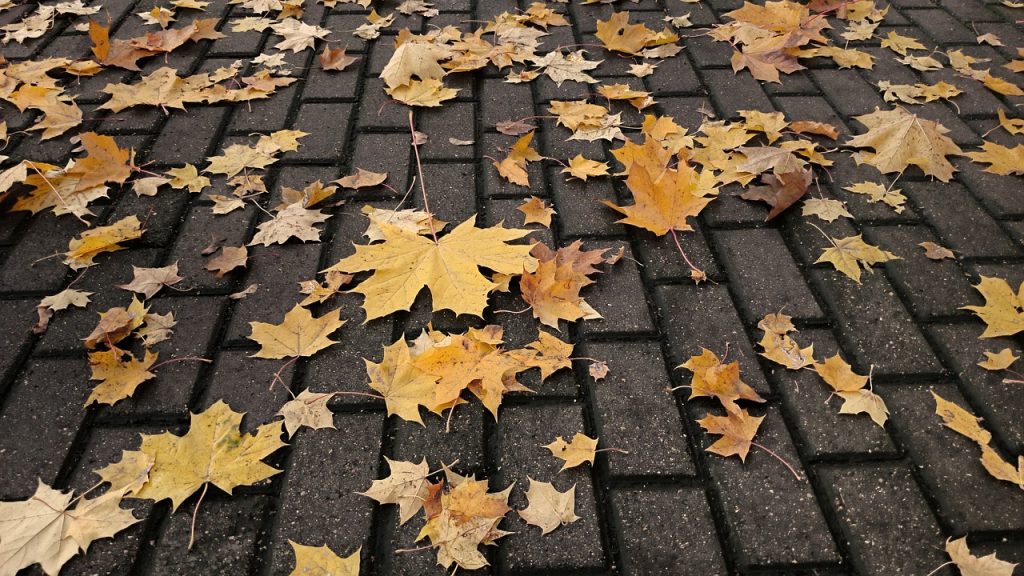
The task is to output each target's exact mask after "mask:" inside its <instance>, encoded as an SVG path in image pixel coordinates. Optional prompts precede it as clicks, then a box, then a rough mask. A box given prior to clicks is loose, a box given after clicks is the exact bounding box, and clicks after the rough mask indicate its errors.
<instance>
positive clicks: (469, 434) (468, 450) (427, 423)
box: [390, 398, 494, 471]
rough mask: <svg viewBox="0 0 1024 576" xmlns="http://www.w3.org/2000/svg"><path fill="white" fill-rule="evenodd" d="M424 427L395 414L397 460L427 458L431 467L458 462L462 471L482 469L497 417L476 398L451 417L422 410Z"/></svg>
mask: <svg viewBox="0 0 1024 576" xmlns="http://www.w3.org/2000/svg"><path fill="white" fill-rule="evenodd" d="M421 412H422V415H421V417H422V418H423V423H424V425H423V426H420V425H419V424H417V423H415V422H406V421H405V420H402V419H400V418H398V417H397V416H395V417H393V418H392V420H393V423H394V431H393V432H392V434H391V438H392V442H393V444H392V454H391V455H390V457H391V458H392V459H393V460H406V461H409V462H419V461H420V460H422V459H423V458H426V459H427V461H428V462H429V463H430V469H431V470H435V469H438V468H440V466H441V464H442V463H444V464H446V465H449V466H451V465H452V463H453V462H457V464H456V466H457V467H458V469H459V470H467V471H476V470H482V469H483V467H484V462H485V458H486V456H485V453H484V450H485V446H484V438H485V434H486V433H485V430H486V429H488V428H489V426H490V424H491V423H493V422H494V417H493V416H492V415H491V413H490V412H488V411H487V409H486V408H484V407H483V405H482V404H480V403H479V402H477V401H476V399H475V398H474V399H472V400H470V403H469V404H468V405H465V406H459V407H458V408H456V409H455V412H454V413H453V414H452V415H451V420H449V419H448V416H449V414H448V412H447V411H445V413H444V415H443V416H438V415H436V414H431V413H428V412H427V411H426V410H421Z"/></svg>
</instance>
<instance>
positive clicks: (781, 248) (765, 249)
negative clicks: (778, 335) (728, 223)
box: [714, 228, 823, 322]
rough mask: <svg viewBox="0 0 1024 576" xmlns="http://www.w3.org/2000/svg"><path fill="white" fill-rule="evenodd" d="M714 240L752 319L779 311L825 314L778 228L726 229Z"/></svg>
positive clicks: (813, 315)
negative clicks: (769, 280)
mask: <svg viewBox="0 0 1024 576" xmlns="http://www.w3.org/2000/svg"><path fill="white" fill-rule="evenodd" d="M714 239H715V245H716V246H717V247H718V255H719V257H720V258H721V259H722V263H723V265H724V266H725V268H726V269H727V271H728V273H729V277H730V280H731V282H730V286H731V287H732V290H734V291H735V292H736V296H737V298H736V300H737V301H738V302H742V303H743V309H744V311H745V313H746V314H747V317H748V319H750V320H753V321H754V322H757V321H759V320H760V319H761V318H763V317H764V316H765V315H766V314H773V313H777V312H778V311H779V310H784V311H785V313H786V314H788V315H790V316H793V317H796V318H821V317H822V316H823V313H822V311H821V308H819V307H818V303H817V302H816V301H815V299H814V295H813V294H811V291H810V289H809V288H808V286H807V283H806V281H805V280H804V278H803V275H802V274H801V273H800V269H799V268H797V266H796V263H795V262H794V261H793V257H792V256H791V255H790V253H789V250H788V249H787V248H786V244H785V242H783V240H782V236H781V235H780V234H779V233H778V231H776V230H771V229H767V228H765V229H760V230H729V231H724V230H723V231H717V232H715V233H714ZM754 247H756V249H753V248H754ZM768 278H771V279H772V280H771V282H768V281H766V280H767V279H768Z"/></svg>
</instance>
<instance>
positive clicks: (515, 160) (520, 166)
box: [494, 130, 542, 186]
mask: <svg viewBox="0 0 1024 576" xmlns="http://www.w3.org/2000/svg"><path fill="white" fill-rule="evenodd" d="M532 141H533V130H531V131H529V132H528V133H526V134H524V135H523V136H521V137H520V138H519V139H518V140H516V143H515V144H513V145H512V148H511V149H510V150H509V152H508V156H506V157H505V158H504V159H502V160H501V161H499V162H494V167H495V168H497V169H498V174H500V175H501V177H502V178H504V179H506V180H508V181H509V182H511V183H513V184H518V185H520V186H529V185H530V175H529V174H528V173H527V172H526V165H527V164H528V163H530V162H535V161H537V160H540V159H541V158H542V156H541V155H540V154H538V153H537V151H536V150H535V149H534V148H533V147H532V146H530V143H531V142H532Z"/></svg>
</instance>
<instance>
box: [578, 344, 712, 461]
mask: <svg viewBox="0 0 1024 576" xmlns="http://www.w3.org/2000/svg"><path fill="white" fill-rule="evenodd" d="M582 353H584V354H586V355H587V356H589V357H591V358H597V359H598V360H602V361H604V362H607V363H608V368H609V373H608V376H606V377H605V378H604V379H602V380H600V381H597V382H594V381H593V380H592V379H588V384H587V387H588V388H589V389H590V394H591V395H592V397H593V402H594V417H595V432H596V433H597V434H598V435H599V436H600V437H601V439H602V440H603V441H604V442H605V444H606V446H612V447H615V448H619V449H622V450H626V451H627V452H628V453H626V454H623V453H619V452H609V453H608V455H607V462H608V469H609V471H610V472H611V474H613V475H616V476H628V475H638V476H639V475H659V474H660V475H671V474H685V475H693V474H694V473H695V470H694V467H693V462H691V460H690V455H689V452H688V451H687V449H686V434H685V433H684V430H683V423H682V422H681V421H680V419H679V410H678V408H677V407H676V403H675V400H674V399H673V397H672V394H671V392H669V390H670V389H671V387H672V383H671V381H670V379H669V376H668V374H667V373H666V372H665V361H664V359H663V358H662V355H661V349H660V346H659V345H658V343H656V342H647V343H614V344H613V343H599V344H587V345H585V346H584V348H583V351H582Z"/></svg>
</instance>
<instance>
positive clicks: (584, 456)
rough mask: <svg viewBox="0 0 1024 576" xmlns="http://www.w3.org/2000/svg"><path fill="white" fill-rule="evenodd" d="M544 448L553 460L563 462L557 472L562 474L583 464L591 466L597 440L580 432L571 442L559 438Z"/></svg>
mask: <svg viewBox="0 0 1024 576" xmlns="http://www.w3.org/2000/svg"><path fill="white" fill-rule="evenodd" d="M544 448H547V449H548V450H550V451H551V453H552V454H553V455H554V456H555V458H559V459H561V460H564V461H565V463H564V464H562V468H561V470H559V472H562V471H564V470H567V469H569V468H575V467H576V466H579V465H581V464H583V463H584V462H590V464H591V465H593V464H594V453H595V452H596V450H597V438H591V437H589V436H587V435H586V434H583V433H582V432H577V433H576V435H575V436H573V437H572V441H571V442H566V441H565V440H562V437H561V436H559V437H557V438H555V441H554V442H552V443H550V444H548V445H547V446H544Z"/></svg>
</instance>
